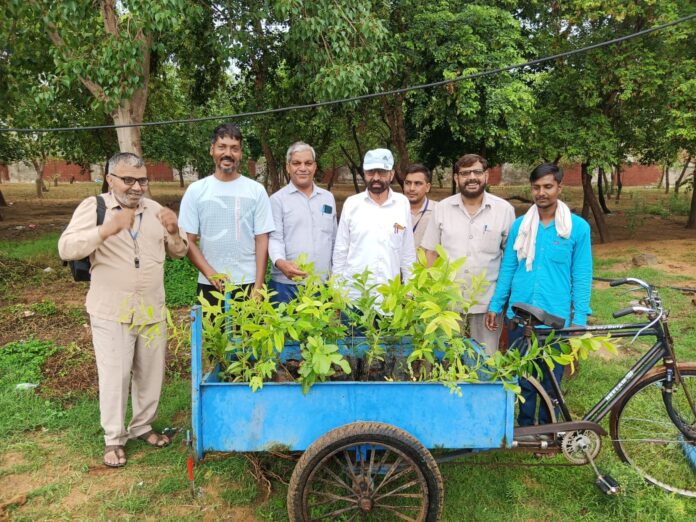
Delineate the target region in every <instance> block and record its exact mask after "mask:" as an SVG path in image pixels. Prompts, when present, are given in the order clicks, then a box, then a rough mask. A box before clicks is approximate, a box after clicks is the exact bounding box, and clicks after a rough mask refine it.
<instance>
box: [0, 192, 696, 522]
mask: <svg viewBox="0 0 696 522" xmlns="http://www.w3.org/2000/svg"><path fill="white" fill-rule="evenodd" d="M0 190H2V191H3V194H4V196H5V199H6V200H7V202H8V203H9V206H8V207H5V208H3V209H1V210H2V213H3V216H4V219H3V220H2V221H0V242H2V241H7V242H14V241H22V240H29V239H34V238H37V237H40V236H43V235H46V234H48V233H58V232H60V231H61V230H62V229H63V228H64V227H65V226H66V224H67V223H68V221H69V219H70V216H71V214H72V212H73V210H74V208H75V207H76V205H77V204H78V203H79V202H80V201H81V200H82V199H83V198H84V197H87V196H90V195H95V194H97V193H98V191H99V186H98V185H96V184H88V183H84V184H75V185H61V186H58V187H53V186H51V187H49V192H48V193H46V195H45V198H43V199H41V200H39V199H37V198H36V196H35V194H34V186H33V185H32V184H26V185H19V184H13V185H7V184H3V185H0ZM333 192H334V194H335V196H336V198H337V204H338V207H339V208H340V207H341V206H342V202H343V200H345V198H346V197H347V196H349V195H351V194H353V193H354V191H353V188H352V186H339V187H335V188H334V191H333ZM492 192H493V193H495V194H498V195H501V196H503V197H511V196H520V197H525V192H524V188H523V187H502V188H501V187H493V189H492ZM152 193H153V197H154V199H156V200H158V201H159V202H161V203H163V204H166V205H168V206H170V207H172V208H174V209H178V202H179V201H180V198H181V196H182V194H183V189H182V188H180V187H178V186H177V185H176V184H171V183H170V184H163V183H155V184H153V186H152ZM449 194H450V192H449V190H448V189H434V190H433V194H432V197H433V199H435V200H441V199H443V198H444V197H447V196H448V195H449ZM564 196H565V197H564V199H565V200H566V201H568V202H569V204H570V206H571V208H573V209H574V210H576V211H578V210H579V209H580V207H581V197H582V195H581V192H580V190H579V189H575V188H569V189H567V190H566V191H565V192H564ZM527 197H528V196H527ZM512 202H513V204H514V205H515V207H516V210H517V213H518V215H520V214H521V213H523V212H524V211H525V210H526V209H527V208H528V204H524V203H520V202H519V201H518V200H513V201H512ZM664 202H665V198H664V196H663V195H662V194H661V192H659V191H656V190H651V191H647V190H633V191H631V190H629V191H626V192H625V194H624V196H623V200H622V201H621V202H620V203H618V204H617V203H615V202H613V201H612V202H610V203H609V206H610V208H611V209H612V210H613V213H612V214H610V215H608V216H607V222H608V225H609V228H610V232H611V234H612V239H613V241H612V242H610V243H606V244H600V243H599V242H598V238H596V237H595V238H594V245H593V251H594V254H595V257H596V258H598V259H604V260H614V265H615V266H614V267H613V268H615V269H616V270H617V271H622V270H623V269H628V268H630V267H631V258H632V257H633V256H634V255H636V254H640V253H652V254H654V255H655V256H656V257H657V263H658V264H657V266H656V268H659V269H660V270H662V271H665V272H668V273H670V274H675V275H679V276H681V279H680V280H679V286H688V287H696V231H693V230H686V229H685V228H684V224H685V222H686V217H685V216H674V215H668V216H666V217H663V216H659V215H652V214H646V213H641V214H640V215H636V211H635V209H636V208H638V207H639V206H640V205H643V206H647V205H660V204H664ZM1 245H2V244H1V243H0V247H1ZM56 266H59V264H58V261H57V259H56ZM29 268H32V267H29ZM37 268H38V269H42V268H43V267H33V269H37ZM42 281H43V284H42V286H35V285H31V284H28V285H19V286H17V287H16V289H17V290H16V291H14V292H12V294H11V295H10V296H7V297H6V298H5V299H2V298H0V306H4V307H11V310H12V311H11V313H10V315H9V316H7V315H5V316H4V318H5V319H9V320H4V319H3V321H2V322H0V346H3V345H4V344H6V343H8V342H12V341H16V340H19V339H27V338H31V337H33V338H35V339H46V340H51V341H53V342H55V343H56V344H58V345H61V346H72V347H74V348H73V350H72V351H71V350H62V351H60V352H59V353H58V354H56V355H54V356H53V358H52V359H50V360H49V362H48V364H47V365H46V375H45V381H44V382H45V383H46V384H45V386H43V389H44V391H43V393H44V394H45V395H46V396H47V397H48V398H65V397H66V396H73V394H76V393H78V394H79V393H87V394H88V395H90V396H96V389H97V386H96V383H97V381H96V369H95V366H94V362H93V355H92V351H91V349H90V348H91V338H90V332H89V327H88V324H87V317H86V316H85V315H84V312H83V303H84V297H85V293H86V290H87V286H86V285H85V284H78V283H74V282H72V281H71V280H70V279H69V278H67V277H66V276H65V274H64V273H56V274H55V275H54V276H52V277H48V278H43V279H42ZM44 299H51V300H53V301H55V302H57V303H59V304H60V307H59V310H58V311H57V312H56V314H54V315H48V316H47V315H43V314H38V313H32V312H31V307H32V306H33V305H35V304H36V303H41V302H42V301H43V300H44ZM76 361H77V362H76ZM188 365H189V361H188V359H187V356H186V355H185V354H179V355H177V356H171V357H170V358H169V369H170V371H176V372H178V373H179V374H180V375H186V374H187V372H188V368H189V366H188ZM76 383H79V386H78V385H77V384H76ZM182 422H183V423H185V421H182ZM28 436H29V437H30V438H31V440H32V443H33V444H35V445H36V446H37V447H38V448H39V449H41V448H45V451H46V453H47V455H53V454H55V453H56V448H55V447H54V446H52V445H51V442H50V441H49V440H47V439H48V437H47V435H45V434H42V433H33V434H29V435H28ZM62 451H65V452H67V453H68V454H69V456H71V457H72V458H74V459H75V462H74V463H68V461H66V460H65V459H58V458H51V459H49V461H48V462H47V464H46V466H45V467H44V468H43V469H42V470H41V471H40V472H27V473H16V474H12V480H10V481H5V483H4V484H5V485H4V486H3V488H1V489H2V490H3V492H2V494H0V520H2V519H3V516H2V505H1V504H3V503H5V504H15V505H21V504H22V503H24V502H26V501H27V500H26V496H25V495H26V492H28V491H32V490H35V489H36V488H40V487H41V486H43V485H46V484H50V483H52V482H53V481H54V480H55V478H56V477H59V476H66V475H69V476H74V481H71V483H72V484H73V486H72V487H71V490H70V492H69V493H68V494H66V495H65V496H63V497H62V499H61V500H60V505H58V506H56V509H57V511H55V512H56V514H58V513H61V512H63V513H83V514H84V515H86V516H87V517H89V516H91V515H96V513H92V512H90V511H83V510H82V509H81V508H80V506H82V505H87V504H88V503H90V502H91V503H92V504H93V503H94V499H97V498H101V497H103V496H104V495H105V494H107V492H108V491H110V489H111V488H113V484H114V482H113V481H114V476H113V474H112V473H107V472H105V469H104V468H103V467H102V466H100V465H99V462H98V461H96V460H94V459H92V460H89V459H86V458H85V457H84V456H81V457H80V456H78V455H76V454H75V452H74V450H71V449H68V448H63V449H61V450H60V451H59V453H62ZM22 458H23V457H22V455H21V454H14V453H6V454H4V455H3V456H2V459H1V461H0V469H9V468H14V469H17V468H21V466H22V461H21V460H22ZM84 466H87V467H88V468H89V473H87V474H84V473H81V472H80V470H81V469H83V467H84ZM123 473H124V474H128V476H130V475H131V474H133V473H136V471H135V468H134V469H133V470H129V471H123ZM0 476H2V475H1V474H0ZM117 480H118V479H117ZM6 488H7V489H6ZM210 494H211V495H213V496H212V497H210V498H214V497H215V495H216V492H215V487H214V486H212V487H211V489H210ZM218 500H219V499H218ZM215 504H216V505H217V507H218V508H219V507H220V506H219V503H217V502H215ZM182 509H183V508H182ZM187 513H190V512H187ZM215 513H216V512H215V511H214V510H211V512H210V513H209V515H210V517H208V516H204V517H203V518H204V520H207V519H209V518H210V519H212V516H214V514H215ZM217 514H218V515H220V511H217ZM181 515H182V517H183V516H185V515H186V513H184V512H182V513H181ZM171 516H174V518H176V516H177V514H176V513H171ZM225 517H226V518H227V519H230V520H242V521H246V520H255V518H254V515H253V510H252V509H251V508H228V511H226V512H225Z"/></svg>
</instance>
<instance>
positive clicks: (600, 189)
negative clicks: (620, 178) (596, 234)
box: [597, 167, 611, 214]
mask: <svg viewBox="0 0 696 522" xmlns="http://www.w3.org/2000/svg"><path fill="white" fill-rule="evenodd" d="M606 183H607V178H606V177H605V174H604V169H603V168H602V167H599V172H598V174H597V195H598V197H599V205H600V206H601V207H602V212H604V213H605V214H611V210H609V207H607V202H606V201H604V185H606Z"/></svg>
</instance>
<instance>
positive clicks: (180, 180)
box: [179, 169, 184, 188]
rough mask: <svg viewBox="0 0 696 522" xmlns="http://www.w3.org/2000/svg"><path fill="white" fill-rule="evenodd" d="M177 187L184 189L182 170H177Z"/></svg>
mask: <svg viewBox="0 0 696 522" xmlns="http://www.w3.org/2000/svg"><path fill="white" fill-rule="evenodd" d="M179 186H180V187H181V188H184V169H179Z"/></svg>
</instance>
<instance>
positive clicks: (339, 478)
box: [317, 462, 353, 491]
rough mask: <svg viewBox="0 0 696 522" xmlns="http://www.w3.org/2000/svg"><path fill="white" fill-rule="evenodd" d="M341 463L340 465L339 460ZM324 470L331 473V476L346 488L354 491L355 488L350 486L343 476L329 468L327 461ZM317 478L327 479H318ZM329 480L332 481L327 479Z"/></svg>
mask: <svg viewBox="0 0 696 522" xmlns="http://www.w3.org/2000/svg"><path fill="white" fill-rule="evenodd" d="M339 465H340V462H339ZM324 471H325V472H326V473H328V474H329V475H331V476H332V477H333V479H334V480H335V481H336V482H337V483H338V484H340V485H341V486H343V487H344V488H345V489H347V490H348V491H353V488H352V487H350V486H349V485H348V484H346V482H345V481H344V480H343V479H342V478H341V477H339V476H338V475H336V473H334V472H333V470H332V469H331V468H329V465H328V462H327V464H326V465H325V466H324ZM317 480H326V479H317ZM327 482H328V483H330V481H327Z"/></svg>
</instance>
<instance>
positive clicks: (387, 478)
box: [374, 452, 401, 493]
mask: <svg viewBox="0 0 696 522" xmlns="http://www.w3.org/2000/svg"><path fill="white" fill-rule="evenodd" d="M385 453H386V452H385ZM399 464H401V457H400V456H398V455H397V458H396V460H395V461H394V462H393V463H392V464H391V466H389V470H387V473H386V474H385V475H384V478H383V479H382V482H381V483H380V484H379V486H377V487H376V488H375V491H374V492H375V493H377V492H378V491H379V489H380V488H381V487H382V486H384V485H385V484H387V483H388V482H389V481H390V480H391V479H390V477H391V476H392V475H393V474H394V471H396V469H397V468H398V467H399Z"/></svg>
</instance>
